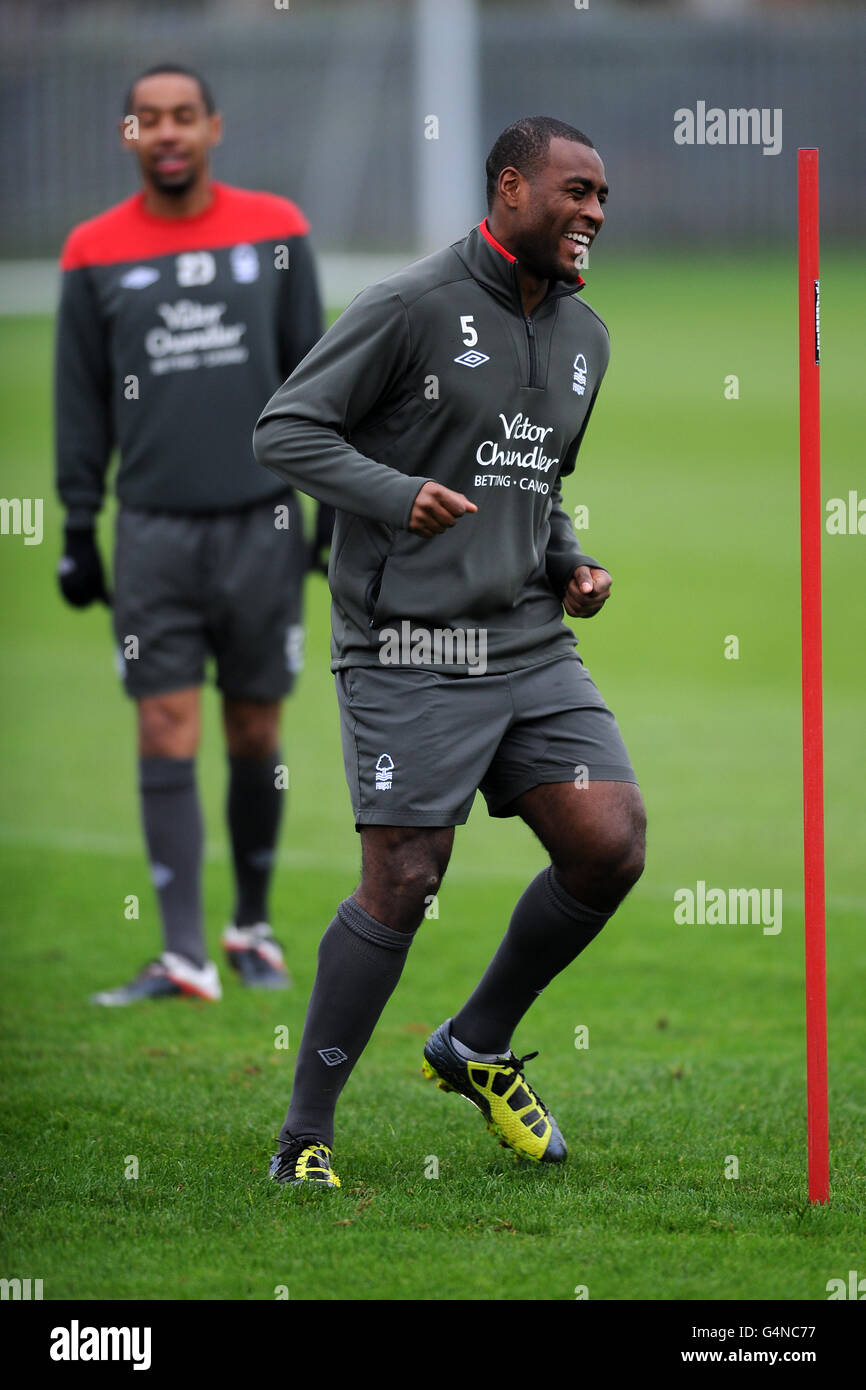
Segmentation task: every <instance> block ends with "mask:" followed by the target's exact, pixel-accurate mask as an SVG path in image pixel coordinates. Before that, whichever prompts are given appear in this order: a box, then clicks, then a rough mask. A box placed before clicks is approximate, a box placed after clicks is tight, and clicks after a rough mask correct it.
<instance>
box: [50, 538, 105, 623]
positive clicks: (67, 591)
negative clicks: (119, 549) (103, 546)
mask: <svg viewBox="0 0 866 1390" xmlns="http://www.w3.org/2000/svg"><path fill="white" fill-rule="evenodd" d="M64 536H65V540H64V543H63V554H62V555H61V557H60V564H59V565H58V566H57V579H58V582H59V584H60V592H61V593H62V595H63V597H64V598H65V599H66V602H67V603H71V604H72V606H73V608H87V606H88V604H91V603H94V602H96V601H97V600H98V601H99V602H100V603H105V604H108V605H110V604H111V599H110V598H109V595H108V590H107V589H106V587H105V575H104V573H103V569H102V560H101V559H100V556H99V551H98V550H97V548H96V537H95V535H94V533H93V527H92V526H91V527H89V528H88V529H87V530H86V531H73V530H71V528H70V527H68V526H67V527H66V530H65V531H64Z"/></svg>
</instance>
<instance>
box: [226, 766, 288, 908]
mask: <svg viewBox="0 0 866 1390" xmlns="http://www.w3.org/2000/svg"><path fill="white" fill-rule="evenodd" d="M279 761H280V755H279V753H278V752H275V753H272V754H271V755H270V757H268V758H229V769H230V771H229V789H228V798H227V807H226V810H227V816H228V824H229V833H230V835H231V841H232V857H233V859H234V867H235V885H236V901H235V911H234V918H233V921H234V924H235V926H236V927H252V926H255V925H256V923H258V922H266V921H267V920H268V888H269V887H270V882H271V873H272V871H273V865H274V848H275V846H276V843H277V831H278V830H279V827H280V816H281V815H282V811H283V798H284V797H285V795H286V793H285V792H284V791H281V790H280V789H279V788H278V787H277V786H276V785H275V778H274V767H275V765H276V764H277V763H278V762H279Z"/></svg>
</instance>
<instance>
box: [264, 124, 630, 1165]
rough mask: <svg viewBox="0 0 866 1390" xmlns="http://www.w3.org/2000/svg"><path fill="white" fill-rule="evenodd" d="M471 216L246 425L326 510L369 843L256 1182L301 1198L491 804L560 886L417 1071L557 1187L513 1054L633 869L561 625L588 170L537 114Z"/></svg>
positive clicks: (498, 147) (587, 571) (573, 145)
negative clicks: (450, 868) (540, 999)
mask: <svg viewBox="0 0 866 1390" xmlns="http://www.w3.org/2000/svg"><path fill="white" fill-rule="evenodd" d="M487 195H488V208H489V211H488V215H487V217H486V218H485V219H484V221H483V222H482V223H481V224H480V226H478V227H476V228H475V229H474V230H473V231H471V232H470V233H469V235H468V236H467V237H466V238H465V239H464V240H463V241H459V242H456V243H455V244H454V245H453V246H451V247H449V248H448V249H447V250H444V251H441V252H438V253H437V254H435V255H433V256H430V257H428V258H427V259H425V260H422V261H419V262H417V263H416V264H415V265H412V266H409V267H408V269H406V270H404V271H401V272H400V273H398V274H397V275H393V276H391V277H390V278H389V279H387V280H384V281H382V282H381V283H380V284H378V285H375V286H373V287H372V288H371V289H369V290H366V291H365V292H364V293H363V294H361V295H359V296H358V298H357V299H356V300H355V301H354V303H353V304H352V305H351V306H350V308H349V309H347V310H346V312H345V313H344V314H343V316H342V318H341V319H339V320H338V321H337V323H336V324H335V325H334V326H333V327H332V328H331V329H330V330H329V331H328V332H327V333H326V334H325V336H324V337H323V338H322V340H321V341H320V343H319V344H318V345H317V346H316V347H315V348H314V349H313V351H312V352H311V353H310V354H309V355H308V356H307V357H306V358H305V360H304V361H303V362H302V363H301V364H300V366H299V367H298V368H297V370H296V371H295V372H294V374H293V375H292V376H291V377H290V378H289V380H288V381H287V382H286V383H285V385H284V386H282V387H281V388H280V390H279V391H278V392H277V393H276V395H275V396H274V397H273V399H272V400H271V402H270V403H269V405H268V406H267V408H266V409H265V411H264V412H263V414H262V417H261V419H260V421H259V424H258V426H257V429H256V435H255V448H256V453H257V455H258V457H259V459H260V460H261V461H262V462H263V463H265V464H266V465H267V466H268V467H269V468H271V469H273V470H274V471H275V472H276V473H277V474H279V475H280V476H281V477H282V478H284V479H285V480H286V481H289V482H291V483H293V484H294V485H296V486H297V487H300V488H302V489H304V490H305V491H307V492H309V493H311V494H312V495H313V496H314V497H318V498H319V499H320V500H322V501H323V502H327V503H331V504H332V505H333V506H335V507H337V508H338V509H339V511H338V518H337V526H336V530H335V537H334V546H333V548H332V552H331V565H330V583H331V591H332V594H333V643H332V653H333V663H332V664H333V669H334V670H335V672H336V676H337V690H338V695H339V701H340V708H341V715H342V732H343V749H344V757H345V765H346V774H347V778H348V781H349V786H350V790H351V793H352V800H353V807H354V814H355V825H356V828H357V829H358V830H359V831H360V835H361V847H362V876H361V882H360V885H359V887H358V888H357V889H356V890H355V892H354V893H353V894H352V896H351V897H349V898H347V899H346V900H345V901H344V902H342V903H341V904H340V905H339V907H338V909H337V913H336V917H335V918H334V920H333V922H332V923H331V925H330V926H329V927H328V929H327V931H326V932H325V935H324V937H323V938H322V942H321V945H320V948H319V961H318V973H317V976H316V981H315V985H314V988H313V994H312V998H311V1000H310V1004H309V1008H308V1011H307V1017H306V1022H305V1025H304V1033H303V1037H302V1040H301V1044H300V1047H299V1050H298V1060H297V1065H296V1068H295V1079H294V1088H293V1092H292V1098H291V1105H290V1108H289V1112H288V1115H287V1116H286V1121H285V1124H284V1125H283V1128H282V1131H281V1135H280V1145H279V1152H278V1153H277V1154H276V1155H275V1156H274V1158H273V1160H272V1163H271V1169H270V1172H271V1176H272V1177H274V1178H276V1179H277V1180H278V1181H281V1182H286V1183H290V1184H294V1185H297V1184H300V1183H307V1182H314V1183H323V1184H327V1185H330V1186H332V1187H333V1186H337V1185H339V1179H338V1178H337V1177H336V1175H335V1173H334V1170H333V1168H332V1167H331V1162H332V1146H333V1128H334V1110H335V1106H336V1103H337V1099H338V1097H339V1095H340V1092H341V1090H342V1088H343V1085H344V1084H345V1082H346V1080H347V1078H348V1076H349V1073H350V1071H351V1069H352V1067H353V1066H354V1065H355V1063H356V1062H357V1060H358V1058H359V1057H360V1055H361V1053H362V1051H363V1049H364V1047H365V1046H366V1043H367V1041H368V1039H369V1037H370V1035H371V1033H372V1031H373V1028H374V1026H375V1024H376V1021H377V1019H378V1018H379V1015H380V1013H381V1011H382V1009H383V1008H384V1006H385V1004H386V1002H387V1000H388V998H389V996H390V995H391V993H392V991H393V989H394V987H395V986H396V984H397V981H398V979H399V976H400V973H401V971H402V968H403V964H404V962H405V959H406V955H407V952H408V950H409V947H410V945H411V942H412V938H413V936H414V934H415V931H416V929H417V928H418V926H419V924H420V922H421V920H422V918H423V917H424V913H425V908H426V907H427V905H428V904H429V903H430V902H431V895H433V894H435V893H436V891H437V889H438V887H439V884H440V882H441V880H442V877H443V874H444V873H445V870H446V867H447V864H448V860H449V856H450V854H451V848H452V845H453V841H454V827H455V826H457V825H462V824H463V823H464V822H465V821H466V819H467V817H468V815H469V811H470V808H471V806H472V802H473V800H474V797H475V793H476V791H477V790H478V789H479V788H480V790H481V791H482V793H483V795H484V797H485V800H486V802H487V806H488V810H489V812H490V814H491V815H493V816H520V817H521V818H522V819H523V820H524V821H525V823H526V824H527V825H528V826H529V827H530V828H531V829H532V830H533V831H534V832H535V834H536V835H537V836H538V838H539V839H540V841H541V843H542V844H543V845H544V847H545V849H546V851H547V852H548V854H549V856H550V860H551V863H550V865H549V866H548V867H547V868H546V869H545V870H544V871H543V872H542V873H540V874H539V875H538V877H537V878H536V879H534V881H533V882H532V883H531V884H530V885H529V887H528V888H527V889H526V891H525V893H524V894H523V896H522V897H521V899H520V901H519V902H518V904H517V906H516V907H515V909H514V913H513V915H512V918H511V921H510V923H509V925H508V929H507V931H506V933H505V936H504V938H503V940H502V942H501V944H500V946H499V948H498V950H497V952H496V954H495V956H494V958H493V960H492V961H491V963H490V965H489V966H488V968H487V970H486V972H485V974H484V976H483V977H482V979H481V980H480V982H479V983H478V985H477V986H476V988H475V989H474V991H473V992H472V994H471V995H470V997H469V999H468V1000H467V1002H466V1003H465V1004H464V1005H463V1007H462V1008H461V1009H460V1010H459V1011H458V1012H457V1013H455V1015H454V1016H453V1018H451V1019H448V1020H447V1021H446V1022H445V1023H443V1024H442V1025H441V1026H440V1027H439V1028H437V1029H436V1031H435V1032H434V1033H433V1035H432V1036H431V1037H430V1038H429V1039H428V1041H427V1044H426V1047H425V1049H424V1066H423V1069H424V1071H425V1074H426V1075H427V1076H428V1077H430V1078H431V1079H436V1080H438V1083H439V1086H440V1088H441V1089H443V1090H453V1091H456V1092H458V1093H459V1094H461V1095H463V1096H465V1097H466V1098H467V1099H469V1100H470V1101H472V1102H473V1104H474V1105H476V1106H477V1107H478V1108H479V1110H480V1111H481V1112H482V1114H483V1115H484V1118H485V1120H486V1121H487V1124H488V1128H490V1129H491V1130H492V1132H493V1133H494V1134H495V1135H496V1136H497V1137H498V1138H499V1139H500V1141H501V1142H503V1143H505V1144H507V1145H508V1146H510V1147H511V1148H512V1149H514V1150H515V1151H516V1152H517V1153H518V1154H520V1155H523V1156H525V1157H528V1158H530V1159H534V1160H536V1161H538V1162H542V1163H561V1162H563V1161H564V1160H565V1158H566V1146H565V1142H564V1140H563V1137H562V1134H561V1133H560V1131H559V1128H558V1126H557V1124H556V1121H555V1120H554V1118H553V1116H552V1115H551V1114H550V1112H549V1111H548V1109H547V1107H546V1106H545V1105H544V1104H543V1102H542V1101H541V1099H540V1098H539V1096H538V1095H537V1094H536V1092H535V1091H534V1090H533V1089H532V1087H531V1086H530V1085H529V1083H528V1081H527V1080H526V1077H525V1076H524V1074H523V1068H524V1065H525V1063H526V1061H528V1060H529V1059H528V1058H527V1057H524V1058H522V1059H520V1058H517V1057H515V1056H514V1054H513V1052H512V1051H511V1038H512V1034H513V1032H514V1030H515V1028H516V1027H517V1024H518V1023H519V1022H520V1020H521V1019H522V1017H523V1015H524V1014H525V1013H526V1011H527V1009H528V1008H529V1007H530V1005H531V1004H532V1003H533V1002H534V1000H535V999H536V997H537V996H538V995H539V994H540V993H541V992H542V991H543V990H544V989H545V987H546V986H547V985H548V984H549V983H550V981H551V980H552V979H553V978H554V977H555V976H556V975H558V974H559V973H560V971H562V970H564V969H565V967H566V966H568V965H569V964H570V963H571V962H572V961H573V960H574V959H575V957H576V956H577V955H578V954H579V953H580V952H581V951H582V950H583V949H584V947H585V946H587V945H588V943H589V942H590V941H591V940H592V939H593V937H595V936H596V935H597V934H598V932H599V931H601V929H602V927H603V926H604V925H605V923H606V922H607V921H608V919H609V918H610V916H611V915H612V913H613V912H614V911H615V910H616V908H617V907H618V905H619V903H620V902H621V901H622V899H623V898H624V896H625V895H626V893H627V892H628V891H629V889H630V888H631V887H632V885H633V884H634V883H635V882H636V880H637V879H638V877H639V876H640V874H641V872H642V868H643V852H644V851H643V841H644V823H645V818H644V810H643V803H642V800H641V795H640V792H639V790H638V787H637V785H636V778H635V774H634V772H633V770H632V767H631V763H630V760H629V757H628V754H627V752H626V749H625V747H624V745H623V741H622V738H621V736H620V733H619V730H618V728H617V724H616V721H615V719H614V716H613V715H612V713H611V712H610V710H609V709H608V708H607V707H606V705H605V703H604V701H603V699H602V697H601V695H600V694H599V692H598V690H597V689H596V687H595V685H594V684H593V682H592V680H591V679H590V676H589V673H588V672H587V671H586V669H585V667H584V666H583V663H582V662H581V660H580V658H579V656H578V655H577V653H576V650H575V639H574V634H573V632H572V631H571V629H570V628H569V627H568V626H566V624H565V623H564V622H563V621H562V610H563V607H564V608H565V611H566V612H567V613H569V614H570V615H572V616H573V617H580V618H590V617H592V616H593V615H594V614H596V613H598V612H599V610H600V609H601V607H602V605H603V604H604V603H605V602H606V601H607V598H608V595H609V593H610V585H611V578H610V575H609V574H608V572H607V571H606V570H605V569H603V568H602V567H601V566H600V565H599V563H598V562H597V561H596V560H594V559H593V558H592V557H591V556H588V555H584V554H583V553H582V551H581V547H580V545H579V543H578V539H577V537H576V535H575V532H574V528H573V526H572V524H571V521H570V519H569V517H568V515H567V513H566V512H565V510H564V508H563V505H562V496H561V479H562V477H563V475H566V474H569V473H571V472H572V471H573V470H574V467H575V462H576V459H577V455H578V451H579V449H580V447H581V443H582V441H583V438H584V435H585V432H586V427H587V423H588V421H589V417H590V414H591V412H592V409H593V406H594V404H595V400H596V396H597V394H598V390H599V387H600V385H601V380H602V377H603V375H604V372H605V369H606V367H607V362H608V355H609V342H608V335H607V330H606V328H605V326H604V324H603V323H602V322H601V320H600V319H599V318H598V316H597V315H596V314H595V313H594V312H593V311H592V309H590V308H589V307H588V306H587V305H586V304H584V303H582V302H581V301H580V300H579V299H578V298H577V297H576V292H577V291H579V290H581V289H582V288H583V280H582V278H581V275H580V266H581V264H582V263H583V261H584V259H585V254H586V248H587V247H589V246H590V245H591V244H592V242H593V240H594V238H595V237H596V236H597V235H598V233H599V231H600V230H601V226H602V223H603V221H604V212H603V203H604V202H605V199H606V197H607V183H606V180H605V173H604V167H603V165H602V162H601V159H600V158H599V156H598V154H597V152H596V150H595V149H594V147H593V146H592V143H591V141H590V140H589V138H588V137H587V136H586V135H583V134H582V133H581V132H580V131H578V130H575V129H574V128H573V127H572V126H569V125H565V124H563V123H562V122H561V121H557V120H553V119H552V118H550V117H546V116H539V117H528V118H526V119H524V120H521V121H517V122H516V123H515V124H514V125H512V126H509V127H508V129H507V130H505V131H504V132H503V133H502V135H500V137H499V139H498V140H497V141H496V143H495V145H494V146H493V149H492V150H491V152H490V155H489V157H488V160H487ZM395 632H398V633H400V634H404V633H405V634H407V636H406V640H405V642H403V643H402V648H401V649H399V648H398V649H397V650H395V646H394V642H393V640H392V636H391V634H393V633H395ZM437 633H439V634H443V633H445V634H448V637H449V639H450V641H449V643H448V644H447V645H446V644H445V643H444V642H443V641H442V640H441V638H440V640H439V642H438V644H437V642H436V640H435V635H436V634H437ZM461 636H462V641H461V640H459V639H460V638H461ZM470 636H471V637H472V642H471V644H470ZM482 638H483V647H484V653H485V660H484V663H483V666H482V665H481V664H480V663H478V662H473V661H472V660H470V652H474V653H477V652H478V651H479V650H480V647H481V639H482ZM386 649H387V652H388V656H387V660H385V659H383V653H384V651H385V650H386ZM395 656H396V660H395ZM461 658H462V659H461ZM533 1055H534V1054H533Z"/></svg>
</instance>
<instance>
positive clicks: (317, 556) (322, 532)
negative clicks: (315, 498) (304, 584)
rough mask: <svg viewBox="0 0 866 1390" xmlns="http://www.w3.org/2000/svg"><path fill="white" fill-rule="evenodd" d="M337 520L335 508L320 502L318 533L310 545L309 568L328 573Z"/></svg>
mask: <svg viewBox="0 0 866 1390" xmlns="http://www.w3.org/2000/svg"><path fill="white" fill-rule="evenodd" d="M335 520H336V513H335V511H334V508H333V507H329V506H328V504H327V503H326V502H320V503H319V505H318V507H317V508H316V535H315V539H314V540H313V542H312V544H311V545H310V557H309V560H308V562H307V569H310V570H318V571H319V573H320V574H327V573H328V552H329V550H330V549H331V537H332V535H333V531H334V522H335Z"/></svg>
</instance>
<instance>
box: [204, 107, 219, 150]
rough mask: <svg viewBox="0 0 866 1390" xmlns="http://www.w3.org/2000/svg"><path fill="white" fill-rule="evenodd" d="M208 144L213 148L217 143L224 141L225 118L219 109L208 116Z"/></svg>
mask: <svg viewBox="0 0 866 1390" xmlns="http://www.w3.org/2000/svg"><path fill="white" fill-rule="evenodd" d="M207 122H208V144H209V146H210V148H211V149H213V148H214V146H215V145H221V144H222V142H223V118H222V115H221V114H220V112H219V111H214V113H213V115H212V116H208V118H207Z"/></svg>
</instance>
